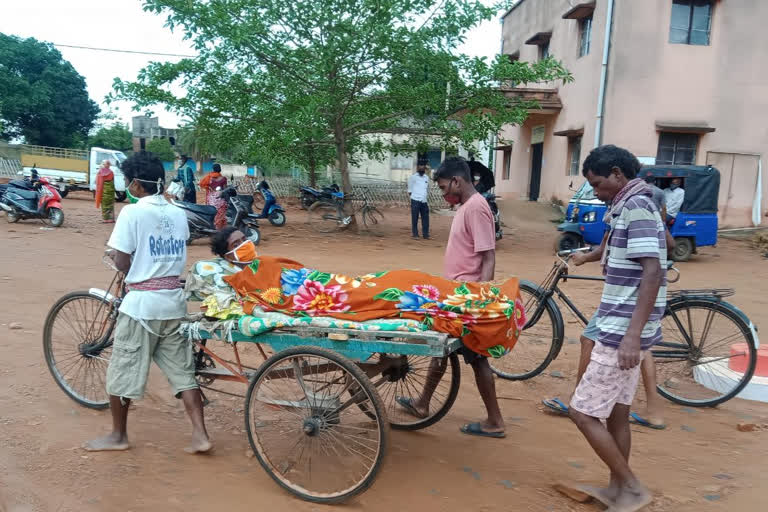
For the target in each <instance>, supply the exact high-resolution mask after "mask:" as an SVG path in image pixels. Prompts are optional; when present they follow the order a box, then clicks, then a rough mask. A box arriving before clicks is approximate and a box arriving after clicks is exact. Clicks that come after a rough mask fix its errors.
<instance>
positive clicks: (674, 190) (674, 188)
mask: <svg viewBox="0 0 768 512" xmlns="http://www.w3.org/2000/svg"><path fill="white" fill-rule="evenodd" d="M682 184H683V180H681V179H680V178H675V179H673V180H672V182H671V183H670V184H669V188H667V189H664V200H665V202H666V204H667V219H666V221H667V224H668V225H670V226H671V225H672V224H674V223H675V219H676V218H677V214H678V213H680V208H681V207H682V206H683V200H684V199H685V190H683V188H682V187H681V185H682Z"/></svg>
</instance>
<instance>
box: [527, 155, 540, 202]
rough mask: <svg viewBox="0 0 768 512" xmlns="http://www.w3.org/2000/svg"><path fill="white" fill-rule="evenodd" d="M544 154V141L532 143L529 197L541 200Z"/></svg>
mask: <svg viewBox="0 0 768 512" xmlns="http://www.w3.org/2000/svg"><path fill="white" fill-rule="evenodd" d="M543 154H544V143H543V142H539V143H538V144H531V187H530V189H529V191H528V199H530V200H531V201H538V200H539V191H540V190H541V159H542V155H543Z"/></svg>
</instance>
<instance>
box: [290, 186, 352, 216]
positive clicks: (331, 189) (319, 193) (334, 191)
mask: <svg viewBox="0 0 768 512" xmlns="http://www.w3.org/2000/svg"><path fill="white" fill-rule="evenodd" d="M299 192H300V193H301V207H302V208H303V209H304V210H309V207H310V206H312V205H313V204H315V203H316V202H318V201H320V200H322V199H325V200H329V199H333V198H338V197H343V196H344V193H343V192H341V189H339V186H338V185H337V184H335V183H334V184H332V185H331V186H328V187H323V188H322V190H317V189H316V188H312V187H301V188H299Z"/></svg>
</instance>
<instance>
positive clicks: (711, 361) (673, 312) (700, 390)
mask: <svg viewBox="0 0 768 512" xmlns="http://www.w3.org/2000/svg"><path fill="white" fill-rule="evenodd" d="M581 250H585V249H577V250H576V251H563V252H561V253H558V258H557V261H555V264H554V265H553V267H552V269H551V270H550V272H549V273H548V274H547V276H546V278H545V279H544V281H542V283H541V285H536V284H535V283H532V282H530V281H526V280H521V281H520V291H521V294H522V295H523V302H524V305H525V312H526V317H527V319H528V320H527V323H526V325H525V327H524V328H523V332H522V334H521V336H520V338H519V339H518V341H517V344H516V345H515V348H514V350H513V351H512V352H511V354H510V355H508V356H505V357H503V358H501V359H492V360H490V363H491V369H492V370H493V372H494V373H495V374H496V375H498V376H499V377H501V378H504V379H507V380H527V379H530V378H532V377H535V376H536V375H539V374H540V373H541V372H542V371H544V370H545V369H546V368H547V367H548V366H549V365H550V363H551V362H552V361H554V360H555V359H556V358H557V356H558V354H559V353H560V350H561V348H562V346H563V339H564V330H565V326H564V322H563V315H562V313H561V311H560V307H559V306H558V303H557V301H556V300H555V298H558V299H560V301H561V302H563V303H564V304H565V305H566V307H568V309H570V310H571V312H572V313H573V314H574V315H575V316H576V318H578V320H579V321H580V322H581V324H582V325H584V326H586V324H587V323H588V322H589V319H588V318H587V317H586V316H585V315H584V314H583V313H582V312H581V311H580V310H579V308H578V307H577V306H576V304H574V303H573V301H572V300H571V299H570V298H569V297H568V296H567V295H566V294H565V293H564V292H563V291H562V290H561V289H560V286H559V283H560V282H561V281H562V282H566V281H567V280H569V279H573V280H581V281H604V280H605V279H604V278H603V277H597V276H582V275H571V274H569V273H568V270H569V266H568V262H567V261H566V259H563V258H562V257H561V256H564V255H570V254H571V253H573V252H577V251H581ZM586 250H588V248H587V249H586ZM669 270H671V271H673V272H675V273H676V274H677V277H676V279H675V280H674V281H672V280H670V281H669V282H672V283H674V282H677V280H678V279H679V275H680V273H679V271H678V270H677V269H676V268H675V267H674V266H672V265H670V266H669ZM733 294H734V291H733V290H731V289H704V290H678V291H674V292H671V293H669V294H668V299H667V306H666V310H665V312H664V316H663V318H662V335H663V340H664V341H662V342H660V343H657V344H656V345H655V346H654V347H653V348H652V349H651V353H652V354H653V358H654V361H655V363H656V368H657V374H658V383H659V384H658V385H657V390H658V392H659V394H661V395H662V396H663V397H664V398H666V399H668V400H670V401H672V402H675V403H677V404H681V405H687V406H691V407H713V406H715V405H718V404H721V403H723V402H725V401H727V400H730V399H731V398H733V397H734V396H736V395H737V394H738V393H739V392H740V391H741V390H742V389H744V387H745V386H746V385H747V384H748V383H749V381H750V379H751V378H752V375H753V374H754V371H755V366H756V364H757V348H758V347H759V343H760V342H759V339H758V336H757V329H756V327H755V326H754V324H752V322H751V321H750V320H749V318H748V317H747V316H746V315H745V314H744V313H743V312H741V311H740V310H739V309H738V308H737V307H736V306H734V305H732V304H730V303H728V302H726V301H724V300H723V299H724V298H725V297H729V296H731V295H733ZM711 340H714V341H711Z"/></svg>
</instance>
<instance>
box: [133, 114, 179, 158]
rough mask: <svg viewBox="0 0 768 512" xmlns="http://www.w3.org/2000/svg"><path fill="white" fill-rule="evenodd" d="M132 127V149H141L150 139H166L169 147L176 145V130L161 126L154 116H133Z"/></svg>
mask: <svg viewBox="0 0 768 512" xmlns="http://www.w3.org/2000/svg"><path fill="white" fill-rule="evenodd" d="M131 126H132V128H133V150H134V151H141V150H142V149H144V148H145V147H146V145H147V141H150V140H152V139H168V142H170V143H171V147H174V148H175V147H176V130H174V129H173V128H163V127H161V126H160V121H159V120H158V118H156V117H148V116H134V117H133V118H132V119H131Z"/></svg>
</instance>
